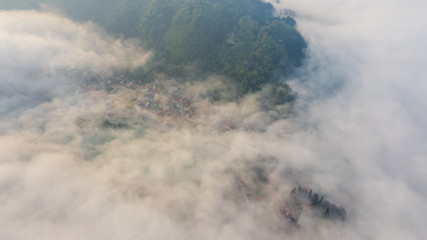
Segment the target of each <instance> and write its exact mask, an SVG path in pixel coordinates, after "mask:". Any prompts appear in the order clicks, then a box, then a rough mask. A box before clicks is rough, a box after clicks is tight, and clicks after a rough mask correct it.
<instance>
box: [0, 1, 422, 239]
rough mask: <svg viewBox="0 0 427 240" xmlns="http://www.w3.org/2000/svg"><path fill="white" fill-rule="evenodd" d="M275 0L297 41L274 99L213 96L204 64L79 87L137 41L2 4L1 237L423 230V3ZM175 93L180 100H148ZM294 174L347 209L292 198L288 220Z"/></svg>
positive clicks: (327, 235) (134, 57)
mask: <svg viewBox="0 0 427 240" xmlns="http://www.w3.org/2000/svg"><path fill="white" fill-rule="evenodd" d="M274 4H276V3H274ZM281 4H283V5H280V6H277V4H276V8H277V9H279V8H280V7H281V6H286V7H287V8H291V9H293V10H295V11H296V12H297V21H298V28H299V29H300V31H301V32H302V34H303V35H304V37H305V38H306V40H307V41H308V43H309V48H308V51H307V55H308V59H307V61H306V63H305V65H304V66H303V67H302V68H301V69H300V70H299V72H298V73H297V74H296V76H295V78H294V79H289V80H288V81H289V82H290V85H291V86H292V87H293V89H294V90H295V91H297V92H298V100H297V102H296V103H295V104H294V106H289V105H284V106H279V107H276V108H272V107H269V108H263V107H262V106H263V105H262V99H263V97H265V94H268V93H265V92H264V93H257V94H254V95H250V96H247V97H246V98H245V99H243V100H241V101H238V102H227V101H220V102H216V103H212V102H211V101H209V100H208V98H207V96H208V95H209V91H210V90H211V88H212V89H220V90H223V89H225V87H224V85H223V82H222V80H223V79H221V78H220V77H218V76H212V77H210V79H209V80H208V82H207V83H205V84H204V85H203V86H200V84H191V83H186V84H182V83H179V82H177V81H175V80H171V79H159V80H158V82H157V83H156V84H157V85H156V87H158V88H159V89H160V90H157V92H156V91H155V93H154V92H150V93H152V95H153V96H151V95H148V93H149V92H148V91H152V90H147V89H149V88H148V86H144V87H145V88H135V89H129V88H119V89H118V90H116V91H114V92H106V91H92V90H89V91H86V90H82V89H81V84H80V83H81V81H85V80H87V79H90V78H91V77H95V78H97V79H98V78H99V79H108V78H111V77H112V76H113V71H112V70H111V69H112V68H117V67H119V68H120V67H121V68H126V67H128V66H136V65H137V64H140V63H143V62H144V61H145V60H146V59H147V58H148V57H149V54H146V53H144V51H143V50H141V49H139V48H138V47H136V45H135V44H132V43H129V42H127V41H123V40H114V39H113V38H111V37H108V36H107V35H106V34H104V33H102V32H100V30H97V29H96V27H95V26H93V25H90V24H85V25H79V24H76V23H73V22H72V21H70V20H67V19H64V18H62V17H60V16H55V15H52V14H48V13H40V12H28V11H24V12H22V11H14V12H1V13H0V20H2V21H0V25H2V26H1V27H0V29H1V30H0V43H1V44H0V52H2V53H4V54H0V61H1V63H2V64H0V72H1V73H2V75H3V76H6V77H4V78H2V79H1V80H0V81H1V82H0V83H1V86H2V87H0V93H1V94H0V96H1V98H2V100H3V99H4V100H5V101H1V102H2V104H0V116H1V118H2V124H1V125H0V126H1V128H0V129H1V131H0V133H1V135H0V152H1V153H2V156H3V157H2V158H0V159H1V160H0V165H1V167H0V202H1V203H2V204H1V205H0V211H1V212H2V214H1V216H0V223H2V224H0V225H1V226H3V227H0V238H2V239H51V238H55V239H76V238H79V239H111V238H112V239H141V238H142V239H261V238H269V239H283V238H284V237H287V238H290V239H342V238H345V239H403V238H404V239H423V236H426V235H427V233H426V231H425V230H424V226H425V225H426V220H425V218H424V216H423V213H425V212H427V211H426V210H427V209H426V206H425V204H424V203H425V200H426V198H427V192H426V191H425V189H426V186H427V182H426V179H425V177H424V176H425V173H426V170H425V169H427V168H426V167H427V166H426V163H425V161H424V159H425V157H426V155H427V154H426V150H425V149H427V148H426V129H425V126H424V124H423V123H424V122H425V120H426V114H424V111H423V109H426V108H425V107H426V106H425V105H426V103H425V101H422V99H423V96H424V93H425V92H426V90H427V86H426V84H425V83H424V78H425V76H426V72H425V70H424V67H423V66H425V63H426V61H425V60H426V59H425V56H424V55H423V54H422V53H423V52H425V51H424V50H426V45H425V43H424V42H423V40H424V39H425V31H423V29H425V27H426V26H425V25H426V24H425V22H426V21H420V20H417V19H423V18H424V17H423V15H422V14H423V13H422V9H425V4H424V3H422V2H421V1H418V2H417V1H412V2H410V3H408V2H403V1H397V0H395V1H392V2H390V1H388V2H385V1H377V2H375V3H372V2H370V3H369V4H368V3H367V2H364V1H362V2H361V1H358V2H355V1H353V2H346V3H336V1H326V2H325V1H324V2H322V4H320V3H319V4H317V3H313V2H309V1H298V2H297V1H281ZM423 7H424V8H423ZM396 16H399V17H396ZM137 53H138V54H137ZM139 56H142V58H141V59H140V58H139ZM175 93H179V94H178V96H175V95H174V94H175ZM263 94H264V95H263ZM175 97H177V98H178V100H179V102H178V103H176V104H177V105H176V106H174V108H176V109H180V108H181V107H182V108H183V107H184V105H185V104H182V106H181V105H179V104H181V103H182V102H183V100H188V101H190V102H191V109H192V115H191V116H190V114H189V113H185V114H181V113H180V114H178V111H176V112H174V111H175V110H173V109H172V110H170V111H171V113H170V114H169V115H167V114H164V115H162V113H161V111H160V110H162V109H163V107H169V106H170V105H167V104H169V103H167V100H170V99H172V100H173V98H175ZM151 98H152V99H154V100H151ZM150 101H158V102H159V106H155V107H151V105H147V104H148V103H149V102H150ZM162 104H164V105H162ZM165 104H166V105H165ZM106 120H108V121H109V122H105V121H106ZM120 121H123V122H124V123H126V124H125V125H120V123H121V122H120ZM11 126H13V127H11ZM263 171H264V172H265V173H266V174H267V176H268V182H267V183H262V182H260V181H259V180H254V179H258V178H259V176H258V175H257V174H259V173H260V172H261V173H262V172H263ZM239 181H242V182H244V184H245V186H246V188H247V189H246V190H245V189H243V190H241V189H242V186H241V185H239ZM297 184H302V185H305V186H308V187H312V188H314V189H316V190H317V191H320V192H323V193H325V194H326V195H325V196H326V197H327V199H328V200H329V201H331V202H334V203H336V204H338V205H342V206H344V207H346V210H347V213H348V217H347V219H346V221H344V222H334V221H326V220H323V219H319V218H316V217H313V216H312V214H311V213H310V212H309V210H307V209H305V210H304V211H303V212H302V214H301V217H300V219H299V225H300V227H299V228H295V227H293V226H292V225H290V224H287V223H286V221H284V220H283V219H281V216H280V214H278V212H279V206H280V205H281V204H282V203H283V200H284V198H286V197H287V196H288V194H289V191H290V190H291V189H292V187H294V186H296V185H297ZM239 186H240V189H239ZM254 196H255V197H254Z"/></svg>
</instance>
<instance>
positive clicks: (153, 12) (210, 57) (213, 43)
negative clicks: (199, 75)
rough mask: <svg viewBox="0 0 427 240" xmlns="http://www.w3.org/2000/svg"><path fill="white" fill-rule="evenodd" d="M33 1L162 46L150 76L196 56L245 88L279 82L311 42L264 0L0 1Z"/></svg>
mask: <svg viewBox="0 0 427 240" xmlns="http://www.w3.org/2000/svg"><path fill="white" fill-rule="evenodd" d="M35 2H39V3H40V2H43V3H45V4H50V5H53V6H55V7H57V8H59V9H61V10H62V11H64V12H65V13H66V14H67V15H69V16H70V17H72V18H73V19H75V20H77V21H88V20H91V21H93V22H95V23H97V24H99V25H101V26H103V27H104V28H106V29H107V30H108V31H109V32H111V33H113V34H117V35H120V36H124V37H136V38H139V39H140V40H141V44H142V45H143V46H144V47H145V48H147V49H152V50H153V51H154V52H155V53H156V54H155V56H156V57H155V58H154V59H153V62H152V63H151V64H150V69H149V70H145V71H144V70H140V73H141V74H142V75H144V76H153V72H163V73H166V74H169V75H174V76H175V77H176V76H184V75H185V70H184V68H183V66H184V65H186V64H190V63H191V64H195V65H197V66H198V69H201V70H202V71H203V72H204V73H222V74H224V75H226V76H227V77H229V78H230V79H232V80H233V81H234V82H235V83H236V84H237V85H238V87H239V88H238V89H239V90H238V94H239V95H241V94H245V93H247V92H253V91H257V90H259V89H260V88H261V87H262V86H263V85H265V84H267V83H272V84H274V83H275V76H276V75H281V73H282V72H280V71H277V69H281V70H289V69H292V68H293V67H295V66H299V65H300V64H301V61H302V59H303V56H304V54H303V51H304V49H305V47H306V44H305V41H304V39H303V38H302V37H301V35H300V34H299V33H298V31H297V30H296V29H295V21H294V20H293V19H292V18H290V17H286V18H279V17H274V16H273V13H272V12H273V7H272V5H270V4H267V3H264V2H262V1H261V0H90V1H87V0H44V1H43V0H42V1H33V0H15V1H10V0H5V2H4V3H0V8H13V7H17V8H35ZM147 71H148V73H147Z"/></svg>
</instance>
